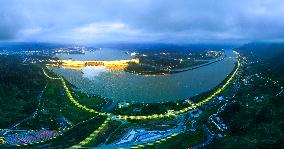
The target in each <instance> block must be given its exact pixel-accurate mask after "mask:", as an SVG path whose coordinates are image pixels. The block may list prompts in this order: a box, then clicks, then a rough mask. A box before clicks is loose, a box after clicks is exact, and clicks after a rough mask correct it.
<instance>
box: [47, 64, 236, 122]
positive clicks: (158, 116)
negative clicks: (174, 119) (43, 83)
mask: <svg viewBox="0 0 284 149" xmlns="http://www.w3.org/2000/svg"><path fill="white" fill-rule="evenodd" d="M239 67H240V62H239V61H238V62H237V66H236V69H235V70H234V72H233V73H232V74H231V75H230V76H229V78H228V79H227V81H226V82H225V83H224V84H223V85H222V86H221V87H219V88H218V89H217V90H216V91H215V92H214V93H213V94H211V95H210V96H208V97H207V98H205V99H203V100H202V101H200V102H198V103H196V104H193V105H191V106H189V107H186V108H183V109H181V110H178V111H172V110H169V111H171V112H167V113H165V114H151V115H139V116H131V115H114V114H112V113H106V112H99V111H96V110H94V109H91V108H88V107H87V106H85V105H82V104H80V103H79V102H78V101H77V100H76V99H74V97H73V96H72V94H71V92H70V90H69V88H68V87H67V85H66V82H65V80H64V79H63V78H62V77H60V78H54V77H50V76H49V75H48V74H47V73H46V72H45V70H44V69H43V72H44V74H45V75H46V76H47V77H48V78H50V79H53V80H60V81H61V83H62V85H63V88H64V91H65V93H66V95H67V97H68V99H69V100H70V101H71V102H72V103H73V104H75V106H77V107H78V108H80V109H82V110H85V111H88V112H91V113H95V114H99V115H103V116H109V117H112V118H116V119H121V120H127V119H130V120H143V119H157V118H165V117H170V116H175V115H179V114H182V113H185V112H187V111H189V110H192V109H194V108H197V107H199V106H202V105H204V104H206V103H207V102H209V101H210V100H211V99H213V98H214V97H216V96H217V95H218V94H220V93H221V92H222V91H223V90H224V89H225V88H226V87H227V86H228V85H229V83H230V82H231V81H232V80H233V78H234V77H235V75H236V74H237V72H238V70H239Z"/></svg>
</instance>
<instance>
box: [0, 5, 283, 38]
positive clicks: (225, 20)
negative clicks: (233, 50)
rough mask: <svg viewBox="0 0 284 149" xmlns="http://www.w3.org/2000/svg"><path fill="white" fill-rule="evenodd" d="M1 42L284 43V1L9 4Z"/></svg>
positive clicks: (3, 10) (0, 11)
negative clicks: (274, 41) (281, 41)
mask: <svg viewBox="0 0 284 149" xmlns="http://www.w3.org/2000/svg"><path fill="white" fill-rule="evenodd" d="M0 4H1V5H0V18H1V22H0V31H1V32H0V39H14V40H26V41H32V40H38V41H49V42H54V41H56V42H83V43H84V42H85V43H92V42H112V41H129V42H139V41H154V42H155V41H158V42H206V41H209V42H212V41H213V42H214V41H251V40H266V39H284V27H283V26H284V21H283V20H284V15H283V14H284V9H283V8H284V2H283V1H282V0H263V1H259V0H250V1H247V0H239V1H233V0H204V1H195V0H176V1H171V0H155V1H153V0H121V1H117V0H108V1H105V0H80V1H75V0H60V1H55V0H41V1H38V0H29V1H24V0H22V1H20V0H9V1H1V2H0Z"/></svg>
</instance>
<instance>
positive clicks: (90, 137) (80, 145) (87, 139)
mask: <svg viewBox="0 0 284 149" xmlns="http://www.w3.org/2000/svg"><path fill="white" fill-rule="evenodd" d="M110 121H111V120H110V118H107V119H106V120H105V121H104V122H103V123H102V125H101V126H100V127H99V128H98V129H96V130H95V131H93V133H91V134H90V135H89V136H88V137H87V138H85V139H84V140H83V141H81V142H80V143H79V144H77V145H74V146H72V148H82V147H86V145H87V144H89V143H90V142H91V141H92V140H95V139H96V137H97V136H98V134H99V133H100V131H101V130H103V129H104V128H106V126H107V124H108V123H109V122H110Z"/></svg>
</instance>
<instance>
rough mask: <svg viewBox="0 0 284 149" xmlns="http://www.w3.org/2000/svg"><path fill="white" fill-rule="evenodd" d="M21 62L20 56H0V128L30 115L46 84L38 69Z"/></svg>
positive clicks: (35, 66)
mask: <svg viewBox="0 0 284 149" xmlns="http://www.w3.org/2000/svg"><path fill="white" fill-rule="evenodd" d="M22 60H23V58H22V57H21V56H20V55H9V56H6V55H0V74H1V75H0V95H1V96H0V105H1V108H0V113H1V114H0V122H1V123H0V128H7V127H8V126H10V125H11V124H13V123H15V122H17V121H19V120H21V119H23V118H26V117H28V116H29V115H30V114H32V113H33V112H34V110H35V109H36V107H37V104H38V95H39V94H40V92H41V91H42V90H43V88H44V86H45V84H46V82H47V81H46V78H45V77H44V76H43V75H42V71H41V68H40V67H38V66H37V65H32V64H30V65H26V64H23V63H22Z"/></svg>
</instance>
